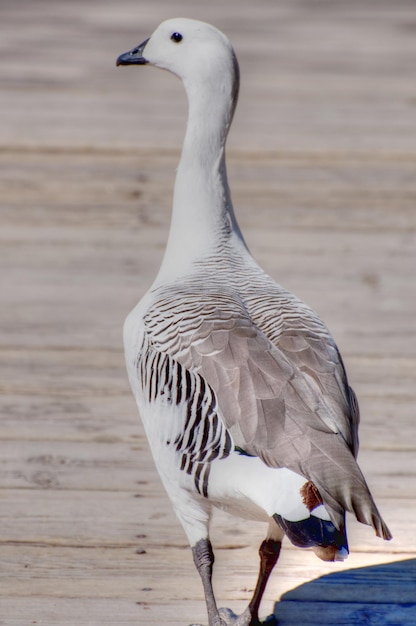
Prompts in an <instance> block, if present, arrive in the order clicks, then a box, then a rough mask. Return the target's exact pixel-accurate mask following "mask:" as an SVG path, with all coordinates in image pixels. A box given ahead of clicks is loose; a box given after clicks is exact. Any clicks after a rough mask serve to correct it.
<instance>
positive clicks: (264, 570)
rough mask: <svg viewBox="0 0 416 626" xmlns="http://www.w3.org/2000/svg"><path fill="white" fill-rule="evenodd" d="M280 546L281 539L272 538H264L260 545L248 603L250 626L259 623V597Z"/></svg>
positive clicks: (275, 560)
mask: <svg viewBox="0 0 416 626" xmlns="http://www.w3.org/2000/svg"><path fill="white" fill-rule="evenodd" d="M281 547H282V542H281V541H276V540H274V539H265V540H264V541H263V543H262V544H261V546H260V549H259V555H260V570H259V575H258V578H257V584H256V588H255V589H254V593H253V597H252V598H251V600H250V604H249V605H248V610H249V611H250V614H251V622H250V626H255V625H256V624H260V622H259V608H260V603H261V599H262V597H263V594H264V590H265V589H266V585H267V582H268V580H269V576H270V574H271V573H272V571H273V568H274V566H275V565H276V563H277V560H278V558H279V554H280V548H281Z"/></svg>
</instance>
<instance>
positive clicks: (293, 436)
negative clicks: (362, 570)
mask: <svg viewBox="0 0 416 626" xmlns="http://www.w3.org/2000/svg"><path fill="white" fill-rule="evenodd" d="M308 315H309V313H308ZM145 324H146V328H147V330H148V333H149V337H150V338H151V341H152V343H153V344H154V345H155V347H157V348H158V349H159V350H162V351H167V352H168V353H169V354H171V355H174V357H175V359H177V360H178V362H180V363H181V364H182V366H183V367H184V368H185V369H186V370H188V371H192V372H195V373H197V374H198V375H201V376H202V377H203V378H204V379H205V380H206V382H207V383H208V384H209V385H210V387H211V388H212V389H213V391H214V392H215V395H216V398H217V402H218V407H219V413H220V415H221V418H222V420H223V422H224V424H225V426H226V428H227V429H228V431H229V432H230V434H231V436H232V438H233V441H234V444H235V445H237V446H239V447H240V448H242V449H244V450H245V451H246V452H247V453H249V454H253V455H256V456H258V457H260V458H261V459H263V461H264V462H265V463H266V464H267V465H269V466H276V467H288V468H290V469H292V470H293V471H296V472H298V473H300V474H302V475H303V476H305V477H306V478H308V479H310V480H312V481H313V482H314V483H315V484H316V486H317V487H318V489H319V491H320V494H321V496H322V498H323V500H324V502H325V504H326V505H327V507H328V509H329V512H330V514H331V516H332V518H333V521H334V522H335V523H336V525H337V526H338V527H341V526H342V524H343V516H344V509H346V510H350V511H353V512H354V513H355V514H356V516H357V518H358V519H359V520H360V521H363V522H364V523H367V524H371V525H373V526H374V528H375V529H376V532H377V533H378V534H380V535H385V534H386V532H387V531H386V529H385V528H384V525H383V522H382V520H381V518H380V516H379V514H378V511H377V509H376V507H375V504H374V502H373V500H372V498H371V495H370V493H369V491H368V488H367V485H366V483H365V480H364V478H363V476H362V474H361V472H360V470H359V468H358V466H357V464H356V461H355V458H354V454H353V450H354V439H355V435H354V434H353V432H352V431H353V428H352V425H353V422H354V419H352V418H351V415H350V411H349V395H348V394H349V391H348V387H347V386H346V383H345V385H344V387H343V386H342V380H343V377H345V373H344V369H343V366H342V363H341V361H340V360H338V356H337V354H338V353H337V351H336V348H335V346H334V345H331V343H330V342H329V339H328V340H327V343H328V346H327V347H325V353H326V355H330V356H329V357H328V356H326V357H325V358H323V357H322V355H321V354H322V349H321V348H320V349H319V350H318V349H317V348H316V346H317V345H318V337H317V335H316V333H314V330H313V328H311V329H309V330H308V332H306V331H304V336H305V341H306V344H307V345H305V344H304V342H303V339H302V338H301V339H298V338H297V337H298V335H299V332H298V333H297V334H295V333H292V336H291V335H289V334H288V333H286V335H284V334H283V339H284V341H283V348H282V349H279V346H278V345H275V343H274V342H272V340H271V339H270V338H269V337H267V336H266V334H265V333H264V332H262V330H260V328H259V327H258V326H257V324H256V323H255V321H254V320H253V319H252V317H251V316H250V315H249V313H248V310H247V306H246V305H245V304H244V303H243V302H242V301H241V300H239V299H238V298H236V297H235V295H234V294H232V293H227V292H224V291H222V292H221V293H216V294H213V293H211V294H207V293H206V292H202V293H201V292H199V293H181V292H180V291H178V290H177V291H175V292H174V293H172V294H166V293H165V294H163V298H162V299H161V300H160V301H159V302H158V303H157V306H156V307H155V308H154V309H152V311H151V312H150V313H149V314H148V315H147V316H146V318H145ZM287 327H288V325H286V328H287ZM300 337H302V336H301V335H300ZM310 342H316V344H313V343H312V344H311V343H310ZM311 345H315V349H312V347H311ZM299 346H301V349H300V350H299V349H294V348H299ZM308 346H309V347H308ZM301 353H302V355H301ZM311 354H312V355H313V358H312V357H311ZM317 354H318V355H319V358H318V357H317V356H316V355H317ZM325 362H326V363H327V364H326V366H325V368H324V370H325V371H320V370H321V369H322V367H323V364H324V363H325ZM328 363H330V364H332V365H329V364H328ZM331 367H332V369H333V372H332V378H335V382H334V381H332V380H331ZM335 370H336V372H337V373H336V374H335ZM337 377H338V378H337ZM328 381H329V382H328ZM340 381H341V382H340ZM328 389H331V390H332V393H328Z"/></svg>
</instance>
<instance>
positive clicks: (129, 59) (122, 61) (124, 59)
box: [116, 39, 149, 65]
mask: <svg viewBox="0 0 416 626" xmlns="http://www.w3.org/2000/svg"><path fill="white" fill-rule="evenodd" d="M148 41H149V39H146V41H143V43H141V44H140V46H137V48H133V50H130V51H129V52H124V53H123V54H120V56H119V57H118V59H117V61H116V65H146V63H149V61H148V60H147V59H145V58H144V56H143V50H144V48H145V46H146V44H147V42H148Z"/></svg>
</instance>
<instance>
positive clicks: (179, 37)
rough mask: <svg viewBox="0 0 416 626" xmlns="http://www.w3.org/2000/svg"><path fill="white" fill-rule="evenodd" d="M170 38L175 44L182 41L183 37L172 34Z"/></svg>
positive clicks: (178, 34)
mask: <svg viewBox="0 0 416 626" xmlns="http://www.w3.org/2000/svg"><path fill="white" fill-rule="evenodd" d="M170 38H171V39H172V41H174V42H175V43H179V42H180V41H182V39H183V37H182V35H181V34H180V33H172V35H171V36H170Z"/></svg>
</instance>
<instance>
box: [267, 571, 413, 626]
mask: <svg viewBox="0 0 416 626" xmlns="http://www.w3.org/2000/svg"><path fill="white" fill-rule="evenodd" d="M275 616H276V618H277V621H278V624H279V626H304V625H308V626H314V625H318V624H319V625H320V626H329V625H331V626H364V625H365V626H415V625H416V559H410V560H404V561H396V562H394V563H387V564H383V565H375V566H371V567H360V568H356V569H351V570H347V571H343V572H338V573H336V574H330V575H327V576H322V577H321V578H317V579H316V580H313V581H312V582H310V583H306V584H304V585H301V586H300V587H297V588H296V589H293V590H292V591H289V592H288V593H286V594H284V595H283V596H282V598H281V600H280V602H276V605H275Z"/></svg>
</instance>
